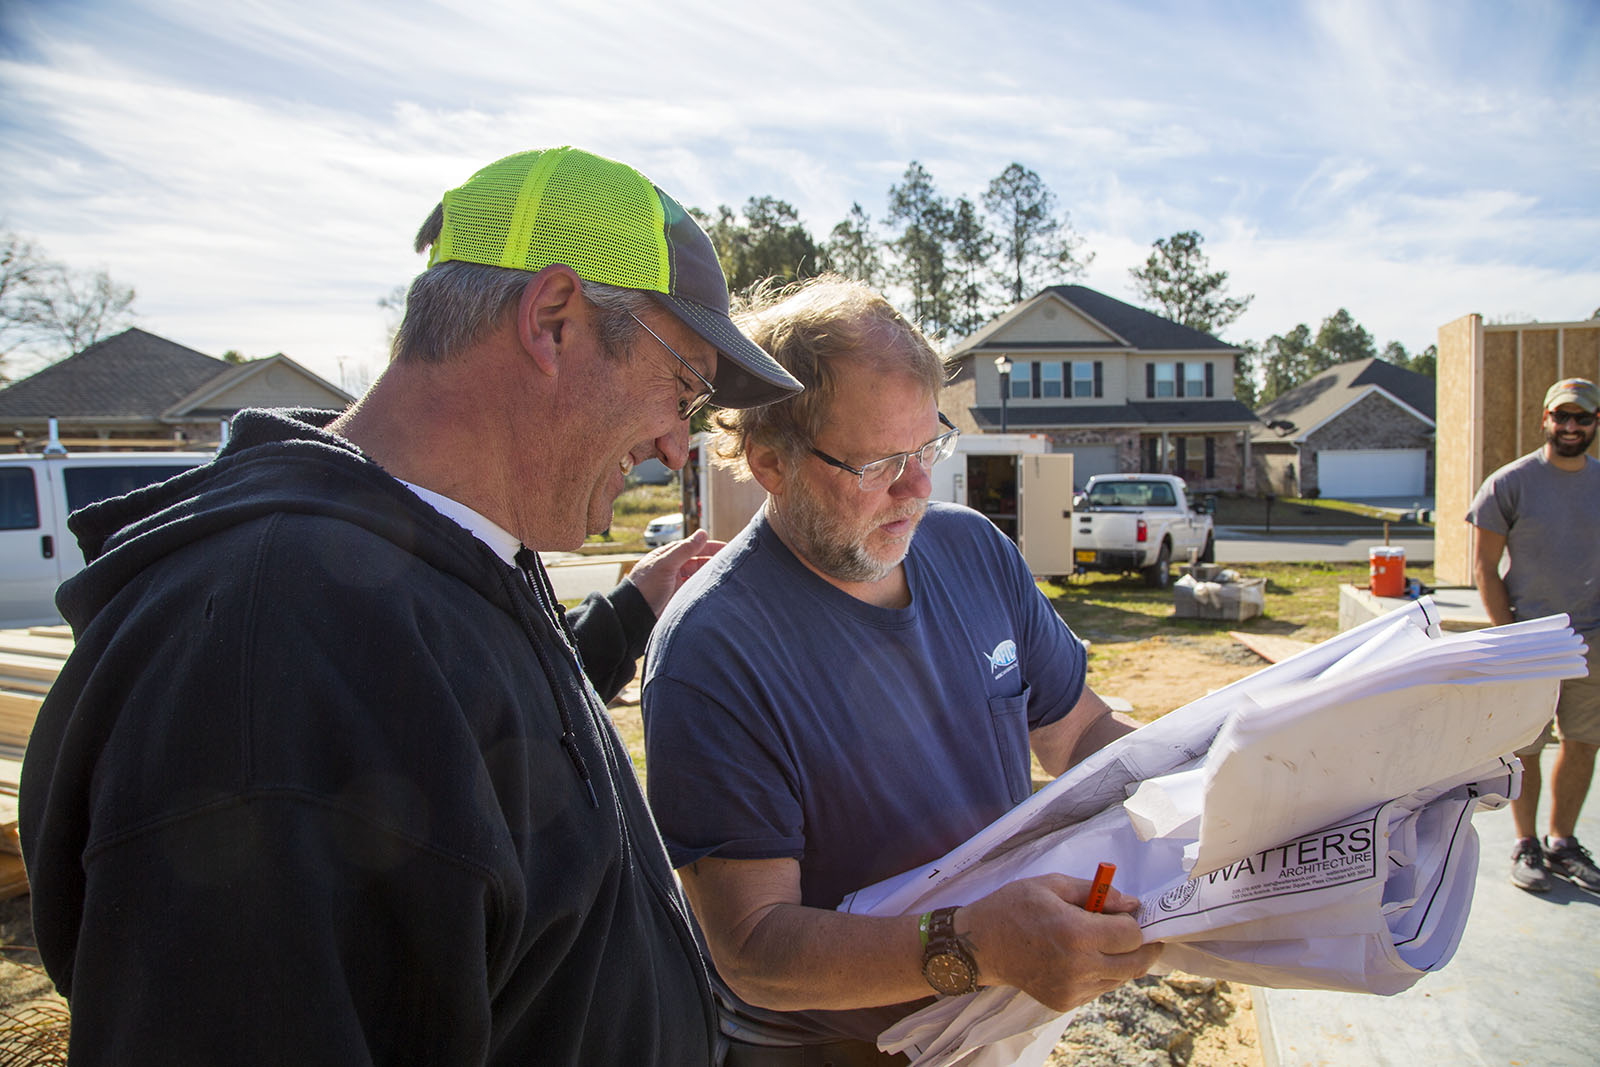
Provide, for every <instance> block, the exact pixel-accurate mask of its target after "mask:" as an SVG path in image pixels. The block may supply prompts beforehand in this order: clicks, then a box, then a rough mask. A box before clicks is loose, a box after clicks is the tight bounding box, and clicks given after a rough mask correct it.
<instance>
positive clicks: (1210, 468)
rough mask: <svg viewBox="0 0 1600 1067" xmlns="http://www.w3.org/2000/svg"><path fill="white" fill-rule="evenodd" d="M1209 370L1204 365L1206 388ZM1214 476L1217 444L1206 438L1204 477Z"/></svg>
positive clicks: (1207, 365) (1209, 366) (1209, 380)
mask: <svg viewBox="0 0 1600 1067" xmlns="http://www.w3.org/2000/svg"><path fill="white" fill-rule="evenodd" d="M1210 370H1211V364H1209V363H1207V364H1206V371H1207V372H1208V373H1207V374H1206V385H1208V386H1209V385H1210V384H1211V375H1210V373H1209V372H1210ZM1216 476H1217V442H1216V439H1215V438H1212V437H1207V438H1206V477H1207V478H1215V477H1216Z"/></svg>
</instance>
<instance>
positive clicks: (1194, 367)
mask: <svg viewBox="0 0 1600 1067" xmlns="http://www.w3.org/2000/svg"><path fill="white" fill-rule="evenodd" d="M1183 395H1184V396H1205V395H1206V365H1205V364H1204V363H1201V362H1194V363H1185V364H1184V365H1183Z"/></svg>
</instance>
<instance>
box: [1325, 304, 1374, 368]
mask: <svg viewBox="0 0 1600 1067" xmlns="http://www.w3.org/2000/svg"><path fill="white" fill-rule="evenodd" d="M1377 354H1378V349H1377V346H1376V345H1375V344H1374V343H1373V340H1372V335H1371V334H1370V333H1368V332H1367V331H1366V328H1365V327H1364V326H1362V325H1361V324H1360V323H1359V322H1357V321H1356V320H1355V318H1354V317H1353V316H1352V315H1351V314H1350V312H1348V311H1346V310H1345V309H1344V308H1340V309H1339V310H1338V311H1335V312H1334V313H1333V314H1332V315H1329V316H1328V317H1327V318H1325V319H1323V320H1322V326H1321V328H1319V329H1318V330H1317V339H1316V343H1315V346H1314V351H1313V354H1312V357H1311V373H1312V374H1319V373H1321V372H1322V371H1325V370H1327V369H1328V368H1329V367H1332V366H1334V365H1335V364H1337V363H1349V362H1350V361H1351V360H1356V359H1372V358H1373V357H1374V356H1376V355H1377Z"/></svg>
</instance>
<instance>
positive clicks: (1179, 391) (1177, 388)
mask: <svg viewBox="0 0 1600 1067" xmlns="http://www.w3.org/2000/svg"><path fill="white" fill-rule="evenodd" d="M1177 378H1178V384H1177V385H1176V386H1174V387H1173V390H1172V391H1173V395H1175V396H1182V395H1183V360H1181V359H1180V360H1179V361H1178V370H1177Z"/></svg>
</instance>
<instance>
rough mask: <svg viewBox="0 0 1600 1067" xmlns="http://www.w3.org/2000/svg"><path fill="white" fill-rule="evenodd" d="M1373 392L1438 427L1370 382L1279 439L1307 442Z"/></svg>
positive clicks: (1408, 405) (1420, 413)
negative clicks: (1304, 426)
mask: <svg viewBox="0 0 1600 1067" xmlns="http://www.w3.org/2000/svg"><path fill="white" fill-rule="evenodd" d="M1372 393H1381V394H1382V395H1383V397H1384V398H1385V399H1386V400H1388V401H1389V402H1390V403H1391V404H1394V405H1395V406H1396V407H1398V408H1400V409H1401V410H1403V411H1407V412H1409V413H1410V414H1411V415H1412V416H1414V417H1415V418H1417V419H1419V420H1421V421H1422V422H1425V423H1427V424H1428V427H1429V428H1430V429H1438V423H1436V422H1434V420H1432V419H1430V418H1428V416H1426V415H1424V414H1423V413H1422V412H1420V411H1418V410H1417V409H1416V408H1414V407H1412V406H1411V405H1410V404H1407V403H1406V402H1405V401H1404V400H1401V399H1400V398H1399V397H1397V396H1395V395H1394V394H1393V393H1391V392H1389V390H1387V389H1385V388H1384V387H1383V386H1381V385H1378V384H1376V383H1372V382H1369V383H1367V384H1366V385H1364V386H1362V387H1361V391H1360V392H1358V393H1356V395H1355V396H1352V397H1351V398H1350V399H1349V400H1347V401H1345V402H1344V403H1343V404H1340V405H1339V406H1338V407H1337V408H1335V409H1334V410H1333V411H1332V412H1331V413H1330V414H1328V415H1326V416H1324V417H1323V418H1322V419H1321V420H1319V421H1318V422H1317V423H1315V424H1314V425H1312V426H1308V427H1306V428H1305V429H1304V430H1301V431H1300V433H1299V435H1298V436H1295V437H1280V438H1278V440H1280V441H1293V442H1295V443H1296V444H1305V441H1306V438H1308V437H1310V436H1311V435H1312V434H1314V433H1316V432H1317V431H1318V430H1320V429H1322V428H1323V427H1324V426H1326V425H1327V424H1328V423H1330V422H1332V421H1333V420H1334V419H1336V418H1338V417H1339V416H1340V415H1343V414H1344V413H1345V412H1346V411H1349V410H1350V408H1351V406H1352V405H1355V404H1359V403H1360V402H1361V401H1363V400H1365V399H1366V398H1367V397H1368V396H1369V395H1371V394H1372Z"/></svg>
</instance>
